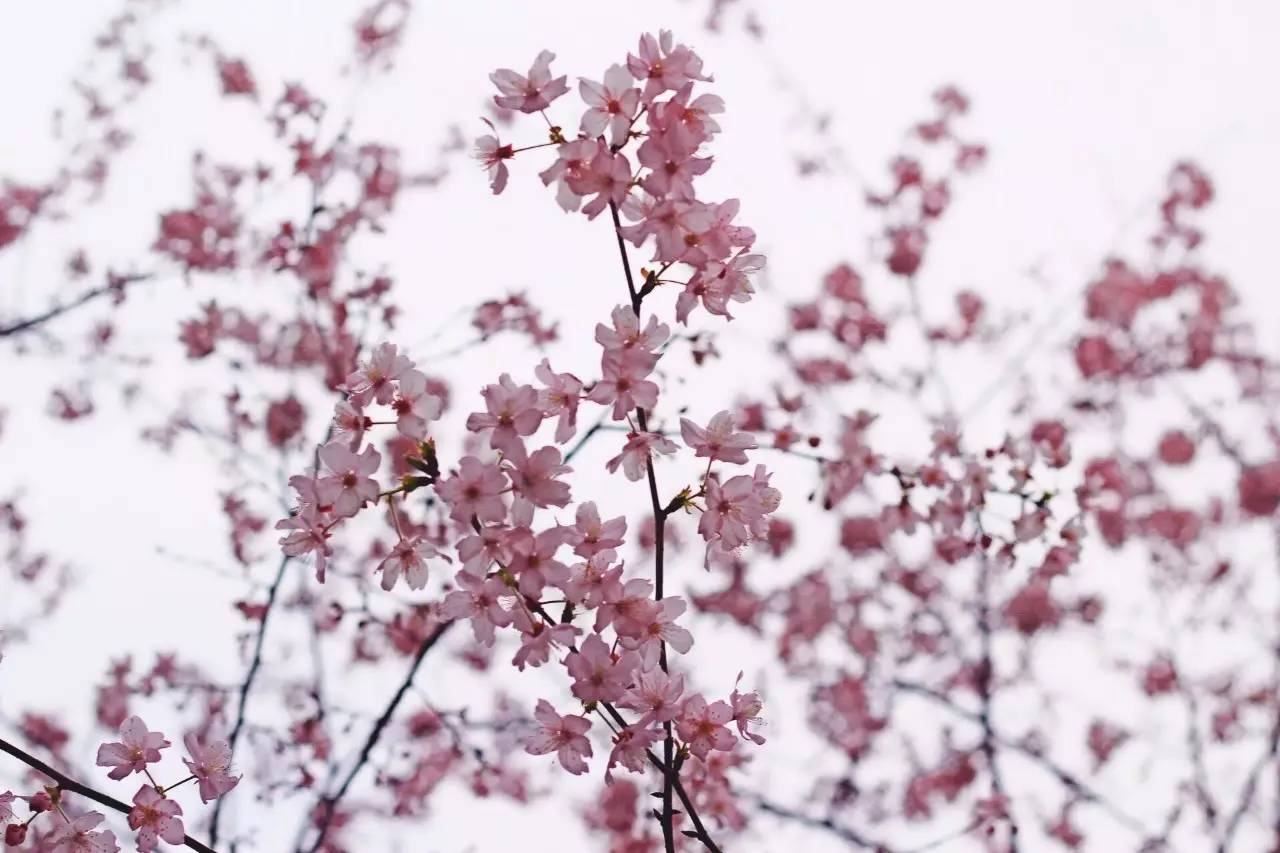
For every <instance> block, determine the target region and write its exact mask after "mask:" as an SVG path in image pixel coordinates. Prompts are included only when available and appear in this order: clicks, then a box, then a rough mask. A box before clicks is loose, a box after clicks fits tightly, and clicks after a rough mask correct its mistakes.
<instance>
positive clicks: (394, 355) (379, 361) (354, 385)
mask: <svg viewBox="0 0 1280 853" xmlns="http://www.w3.org/2000/svg"><path fill="white" fill-rule="evenodd" d="M412 368H413V362H412V361H410V360H409V359H408V358H407V357H405V356H403V355H401V354H400V353H399V351H398V350H397V349H396V345H395V344H390V343H382V344H378V346H377V347H376V348H375V349H374V351H373V355H372V356H371V357H370V358H369V360H368V361H366V362H363V363H362V364H361V365H360V368H359V369H358V370H357V371H356V372H355V373H352V374H351V375H350V376H348V377H347V382H346V385H347V391H348V393H349V394H350V397H351V401H352V402H353V403H354V404H355V405H356V406H367V405H368V404H369V401H370V400H376V401H377V402H379V403H381V404H383V405H386V404H387V403H390V402H391V395H392V393H393V392H394V391H395V388H394V386H393V385H392V384H391V383H392V382H394V381H395V380H397V379H399V378H400V377H401V376H402V375H403V374H404V373H405V372H406V371H408V370H410V369H412Z"/></svg>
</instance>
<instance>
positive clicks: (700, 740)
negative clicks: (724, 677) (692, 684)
mask: <svg viewBox="0 0 1280 853" xmlns="http://www.w3.org/2000/svg"><path fill="white" fill-rule="evenodd" d="M732 719H733V710H732V709H731V708H730V707H729V705H728V703H727V702H723V701H720V702H714V703H712V704H710V705H708V704H707V700H706V699H704V698H703V697H702V696H701V695H698V694H695V695H693V696H690V697H689V698H688V699H686V700H684V704H683V705H682V706H681V708H680V715H679V716H678V717H677V718H676V731H678V732H679V733H680V739H681V740H683V741H684V742H685V744H686V745H687V746H688V747H689V751H690V752H692V753H693V754H694V755H696V756H698V757H699V758H704V759H705V758H706V757H707V753H709V752H711V751H712V750H713V749H716V750H730V749H733V746H734V744H735V743H736V741H735V740H734V738H733V732H731V731H729V729H728V728H726V727H725V726H726V724H727V723H728V722H729V721H730V720H732Z"/></svg>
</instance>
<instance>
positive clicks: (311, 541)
mask: <svg viewBox="0 0 1280 853" xmlns="http://www.w3.org/2000/svg"><path fill="white" fill-rule="evenodd" d="M296 479H298V478H297V477H292V478H290V480H291V481H292V480H296ZM304 479H305V478H304ZM276 530H293V531H294V532H293V533H289V534H287V535H285V536H282V537H281V538H280V550H282V551H283V552H284V553H285V554H287V555H289V556H290V557H301V556H302V555H304V554H307V553H310V552H312V551H314V552H315V555H316V579H317V580H318V581H320V583H324V570H325V565H326V563H327V560H328V557H329V556H330V555H332V554H333V548H332V547H330V545H329V542H328V539H329V523H328V522H327V521H326V519H325V518H324V517H322V516H321V515H320V514H319V513H318V512H317V510H316V508H315V507H313V506H304V507H303V508H302V509H301V510H300V511H299V512H298V513H297V515H292V516H290V517H288V518H283V519H281V520H280V521H277V522H276Z"/></svg>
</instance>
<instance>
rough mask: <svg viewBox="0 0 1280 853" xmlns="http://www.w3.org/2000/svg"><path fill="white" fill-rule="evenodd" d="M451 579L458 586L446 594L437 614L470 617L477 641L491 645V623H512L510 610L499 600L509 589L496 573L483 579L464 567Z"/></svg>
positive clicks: (492, 627)
mask: <svg viewBox="0 0 1280 853" xmlns="http://www.w3.org/2000/svg"><path fill="white" fill-rule="evenodd" d="M454 582H455V583H457V585H458V587H459V588H458V589H456V590H454V591H453V592H451V593H449V594H448V595H447V596H445V599H444V602H443V603H442V604H441V605H440V615H441V616H443V617H444V618H446V619H462V618H468V619H470V620H471V631H472V633H473V634H475V637H476V642H479V643H483V644H484V645H486V646H491V645H493V629H494V627H495V626H496V627H499V628H501V627H505V626H507V625H510V624H511V613H510V612H509V611H507V610H506V609H505V608H503V606H502V605H501V604H500V603H499V600H500V599H501V598H504V597H509V596H511V594H512V593H511V590H510V589H508V588H507V585H506V584H504V583H503V582H502V579H501V578H498V577H497V576H495V577H491V578H488V579H486V578H484V577H480V576H477V575H473V574H471V573H470V572H465V571H464V572H458V574H457V575H456V576H455V577H454Z"/></svg>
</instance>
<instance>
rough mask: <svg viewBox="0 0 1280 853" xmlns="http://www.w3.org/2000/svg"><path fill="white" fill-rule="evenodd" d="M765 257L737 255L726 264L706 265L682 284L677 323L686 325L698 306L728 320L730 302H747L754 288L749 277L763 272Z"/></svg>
mask: <svg viewBox="0 0 1280 853" xmlns="http://www.w3.org/2000/svg"><path fill="white" fill-rule="evenodd" d="M764 265H765V258H764V255H748V254H743V253H742V252H739V253H738V254H736V255H734V256H733V257H732V258H731V259H730V260H729V261H728V262H720V261H709V262H708V263H707V264H706V266H704V267H703V268H702V269H701V270H700V271H699V272H697V273H696V274H695V275H693V276H692V277H691V278H690V279H689V281H688V282H687V283H686V284H685V289H684V292H683V293H681V294H680V295H679V296H678V297H676V319H677V320H679V321H680V322H681V323H687V322H688V320H689V314H690V312H692V311H693V308H694V306H695V305H697V304H698V303H699V302H701V303H702V307H703V308H705V309H706V310H707V312H708V313H711V314H716V315H719V316H721V317H727V318H728V319H730V320H732V319H733V316H732V315H731V314H730V313H729V303H730V302H749V301H751V295H752V294H753V293H755V288H754V287H752V286H751V279H750V278H749V276H751V275H754V274H755V273H757V272H759V271H760V270H762V269H764Z"/></svg>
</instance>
